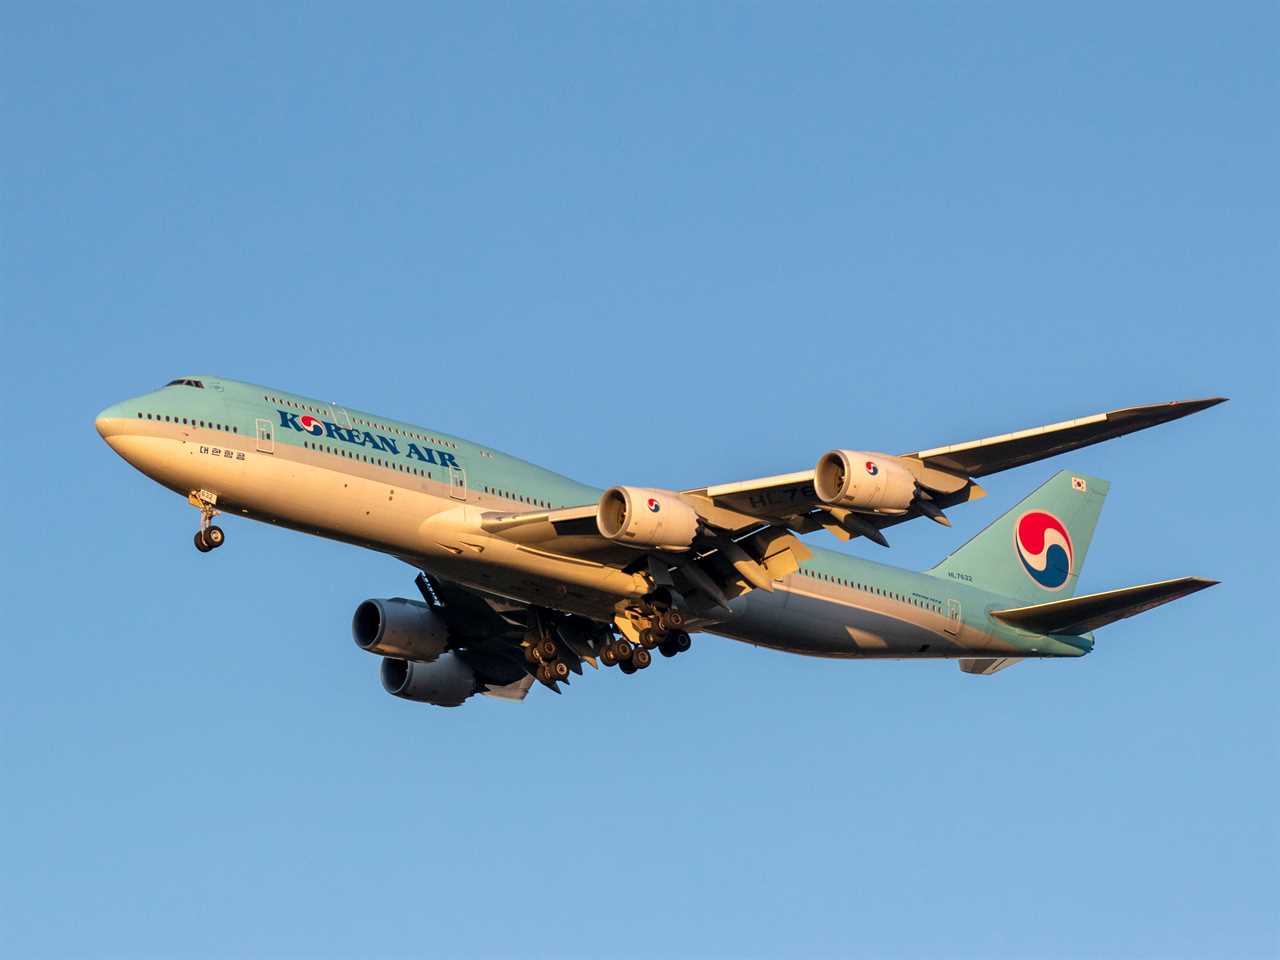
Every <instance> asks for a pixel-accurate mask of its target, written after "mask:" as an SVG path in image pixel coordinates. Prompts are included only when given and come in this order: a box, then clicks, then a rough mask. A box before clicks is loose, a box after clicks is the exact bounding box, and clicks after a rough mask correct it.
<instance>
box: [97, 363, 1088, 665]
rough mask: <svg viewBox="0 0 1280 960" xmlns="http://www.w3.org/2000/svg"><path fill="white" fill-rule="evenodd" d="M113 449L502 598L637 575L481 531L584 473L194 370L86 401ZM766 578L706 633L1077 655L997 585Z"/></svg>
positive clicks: (593, 599)
mask: <svg viewBox="0 0 1280 960" xmlns="http://www.w3.org/2000/svg"><path fill="white" fill-rule="evenodd" d="M96 425H97V428H98V431H99V433H101V434H102V436H103V438H104V439H105V440H106V441H107V443H108V444H110V446H111V447H112V449H114V450H115V451H116V453H118V454H119V455H120V456H121V457H123V458H124V459H125V460H127V461H128V462H129V463H130V464H132V465H133V466H134V467H136V468H137V469H138V470H140V471H141V472H142V473H144V474H146V475H147V476H148V477H150V478H151V479H153V480H155V481H156V482H157V483H160V484H163V485H164V486H166V487H168V488H169V489H171V490H173V491H174V492H176V493H179V494H181V495H182V496H184V497H190V496H191V495H193V494H196V495H202V496H205V497H211V498H213V499H214V500H215V501H216V507H217V509H218V510H220V511H222V512H223V513H226V514H238V515H241V516H245V517H249V518H252V519H255V520H260V521H263V522H267V523H272V524H277V525H280V526H284V527H288V528H291V529H294V530H299V531H302V532H306V533H311V534H315V535H318V536H323V537H328V538H331V539H335V540H340V541H344V542H347V543H351V544H354V545H357V546H361V547H365V548H368V549H371V550H377V551H380V552H383V553H387V554H391V555H394V556H397V557H400V558H402V559H403V560H405V561H406V562H408V563H410V564H413V565H415V566H417V567H421V568H423V569H427V570H430V571H432V572H433V573H436V574H438V575H439V576H442V577H445V578H447V579H450V580H453V581H455V582H458V583H461V584H463V585H466V586H469V587H472V588H475V589H478V590H482V591H484V592H486V593H489V594H493V595H496V596H502V597H507V598H510V599H512V600H515V601H518V602H521V603H528V604H535V605H539V606H546V607H551V608H554V609H558V610H563V611H565V612H568V613H574V614H578V615H581V616H585V617H590V618H593V619H597V620H602V621H608V620H609V619H610V617H611V615H612V614H611V611H612V610H613V608H614V606H615V604H617V603H618V602H619V600H620V599H624V598H628V597H639V596H642V595H643V593H644V592H645V590H647V589H648V583H647V581H646V580H645V579H644V578H643V577H641V576H638V575H636V574H634V573H628V572H625V571H624V570H622V569H619V567H618V565H617V564H610V563H607V562H595V561H593V560H592V559H591V558H590V556H589V555H588V556H586V557H585V558H584V556H583V555H582V554H581V552H578V553H577V555H568V554H558V553H556V552H555V551H549V550H546V549H535V548H533V547H530V546H527V545H524V544H521V543H519V542H518V541H517V542H513V540H512V539H509V538H503V537H496V536H486V535H484V533H483V531H482V528H481V526H480V518H481V517H482V516H483V515H486V514H494V513H516V512H527V511H538V510H550V509H556V508H562V507H574V506H580V505H584V504H591V503H594V502H595V501H596V500H597V499H598V498H599V496H600V494H601V490H599V489H598V488H595V487H592V486H589V485H586V484H582V483H578V482H576V481H574V480H571V479H569V478H568V477H564V476H561V475H559V474H557V473H555V472H553V471H550V470H547V469H544V468H542V467H539V466H536V465H534V464H532V463H529V462H527V461H524V460H521V459H518V458H516V457H512V456H509V455H507V454H504V453H502V452H500V451H498V450H495V449H493V448H491V447H487V446H484V445H481V444H476V443H473V442H471V441H467V440H464V439H461V438H459V437H455V436H452V435H450V434H446V433H442V432H440V431H438V430H433V429H430V428H426V427H421V426H416V425H413V424H410V423H406V422H403V421H398V420H394V419H391V418H388V417H382V416H378V415H376V414H372V413H367V412H364V411H360V410H355V409H352V408H349V407H343V406H340V405H337V404H334V403H326V402H323V401H317V400H314V399H310V398H307V397H302V396H299V395H297V394H292V393H287V392H283V391H279V390H273V389H270V388H266V387H259V386H255V385H253V384H247V383H241V382H238V381H234V380H227V379H223V378H219V377H211V376H192V377H183V378H180V379H178V380H175V381H173V382H172V383H170V384H168V385H167V386H165V387H163V388H161V389H159V390H156V391H154V392H151V393H146V394H143V395H141V396H138V397H135V398H133V399H131V400H128V401H125V402H124V403H119V404H115V405H113V406H111V407H108V408H107V409H106V410H103V411H102V413H101V414H99V415H98V418H97V421H96ZM773 586H774V589H773V590H772V591H766V590H760V589H756V590H752V591H750V592H749V593H746V594H745V595H744V596H742V597H739V598H738V599H736V600H734V601H733V602H732V603H731V608H732V614H731V615H729V616H726V617H724V618H723V619H720V620H718V621H717V622H716V623H714V624H711V625H708V626H707V627H706V628H705V629H706V631H707V632H711V633H716V634H719V635H722V636H727V637H731V638H733V639H737V640H742V641H745V642H748V643H753V644H756V645H758V646H765V647H771V648H774V649H779V650H785V651H788V652H793V653H799V654H806V655H810V656H822V657H840V658H856V657H880V658H885V657H889V658H914V657H1037V656H1039V657H1044V656H1079V655H1081V654H1083V653H1087V652H1088V650H1089V649H1090V648H1091V646H1092V643H1091V641H1090V640H1089V639H1087V638H1078V637H1076V638H1062V637H1046V636H1043V635H1038V634H1031V633H1027V632H1025V631H1021V630H1017V629H1015V628H1013V627H1010V626H1007V625H1005V624H1002V623H1000V622H999V621H996V620H993V619H992V618H990V617H989V616H988V612H989V611H990V610H992V609H997V608H1000V607H1007V606H1010V605H1011V603H1010V601H1009V600H1008V598H1003V597H1000V596H998V595H994V594H990V593H987V592H985V591H982V590H979V589H977V588H975V587H974V586H972V585H971V584H966V583H963V582H957V581H951V580H945V579H941V578H939V577H935V576H931V575H928V574H922V573H915V572H911V571H907V570H902V569H899V568H896V567H891V566H887V565H884V564H879V563H874V562H871V561H867V560H863V559H860V558H857V557H853V556H849V555H847V554H843V553H837V552H834V551H828V550H821V549H817V548H814V549H813V552H812V556H811V557H810V558H808V559H807V560H806V561H804V562H803V563H802V565H801V567H800V569H799V570H798V571H796V572H795V573H793V574H790V575H788V576H786V577H783V578H780V579H779V580H777V581H776V582H775V583H774V584H773Z"/></svg>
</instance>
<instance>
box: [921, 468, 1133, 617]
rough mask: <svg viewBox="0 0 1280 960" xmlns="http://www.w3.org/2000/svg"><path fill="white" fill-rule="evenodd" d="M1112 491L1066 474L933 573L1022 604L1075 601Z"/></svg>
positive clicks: (1094, 481) (1095, 481)
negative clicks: (1086, 558) (1108, 495)
mask: <svg viewBox="0 0 1280 960" xmlns="http://www.w3.org/2000/svg"><path fill="white" fill-rule="evenodd" d="M1109 488H1110V484H1108V483H1107V481H1105V480H1099V479H1098V478H1096V477H1086V476H1084V475H1082V474H1078V473H1077V474H1073V473H1071V472H1070V471H1069V470H1062V471H1060V472H1058V473H1056V474H1054V475H1053V476H1052V477H1050V478H1049V480H1048V481H1047V482H1046V483H1045V484H1044V485H1042V486H1041V487H1040V488H1039V489H1037V490H1035V491H1033V492H1032V493H1031V495H1030V496H1028V497H1027V498H1026V499H1025V500H1023V501H1022V502H1021V503H1019V504H1018V505H1017V506H1016V507H1014V508H1013V509H1012V510H1010V511H1009V512H1008V513H1006V514H1005V515H1004V516H1002V517H1000V518H999V519H998V520H996V521H995V522H994V523H993V524H991V525H990V526H989V527H987V528H986V529H985V530H983V531H982V532H981V533H979V534H978V535H977V536H976V537H974V538H973V539H972V540H970V541H969V542H968V543H966V544H965V545H964V546H963V547H961V548H960V549H959V550H957V551H956V552H955V553H953V554H951V556H949V557H947V558H946V559H945V560H943V561H942V562H941V563H940V564H938V565H937V566H936V567H934V568H933V569H931V570H929V571H927V572H928V573H929V574H931V575H932V576H935V577H944V578H947V579H952V580H962V581H964V582H965V583H972V584H973V585H974V586H977V587H981V588H983V589H984V590H990V591H991V592H993V593H1000V594H1003V595H1004V596H1007V597H1014V598H1017V599H1026V600H1039V601H1045V600H1055V599H1062V598H1065V597H1069V596H1071V595H1072V594H1074V593H1075V591H1076V580H1077V579H1078V578H1079V576H1080V570H1081V568H1082V567H1083V566H1084V558H1085V554H1086V553H1088V551H1089V542H1090V541H1091V540H1092V539H1093V531H1094V528H1095V527H1096V526H1097V525H1098V515H1099V514H1100V513H1102V501H1103V500H1105V499H1106V496H1107V490H1108V489H1109Z"/></svg>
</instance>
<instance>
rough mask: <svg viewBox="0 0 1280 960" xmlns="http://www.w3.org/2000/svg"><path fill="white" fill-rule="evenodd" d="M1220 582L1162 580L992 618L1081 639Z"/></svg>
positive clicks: (1017, 609) (1013, 610)
mask: <svg viewBox="0 0 1280 960" xmlns="http://www.w3.org/2000/svg"><path fill="white" fill-rule="evenodd" d="M1217 583H1218V581H1217V580H1205V579H1203V578H1202V577H1182V578H1180V579H1178V580H1162V581H1160V582H1159V583H1145V584H1143V585H1142V586H1139V587H1125V588H1123V589H1121V590H1108V591H1106V592H1105V593H1091V594H1088V595H1087V596H1083V597H1071V598H1070V599H1068V600H1054V601H1053V602H1051V603H1037V604H1035V605H1033V606H1030V607H1012V608H1010V609H1008V610H993V611H992V612H991V616H993V617H995V618H996V619H997V620H1001V621H1003V622H1004V623H1007V624H1009V625H1011V626H1014V627H1020V628H1021V629H1023V630H1030V631H1031V632H1032V633H1060V634H1071V635H1073V636H1078V635H1079V634H1082V633H1088V632H1089V631H1090V630H1097V629H1098V628H1099V627H1105V626H1106V625H1107V624H1109V623H1115V622H1116V621H1117V620H1123V619H1125V618H1126V617H1132V616H1136V615H1137V614H1139V613H1144V612H1145V611H1147V610H1151V609H1152V608H1154V607H1158V606H1160V605H1161V604H1165V603H1168V602H1170V601H1171V600H1177V599H1178V598H1180V597H1185V596H1187V595H1188V594H1192V593H1195V592H1197V591H1199V590H1203V589H1205V588H1206V587H1212V586H1214V585H1215V584H1217Z"/></svg>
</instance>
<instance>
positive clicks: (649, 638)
mask: <svg viewBox="0 0 1280 960" xmlns="http://www.w3.org/2000/svg"><path fill="white" fill-rule="evenodd" d="M658 636H659V633H658V631H657V630H649V629H644V630H641V631H640V646H642V647H643V648H644V649H646V650H652V649H653V648H654V647H656V646H657V645H658Z"/></svg>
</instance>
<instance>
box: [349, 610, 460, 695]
mask: <svg viewBox="0 0 1280 960" xmlns="http://www.w3.org/2000/svg"><path fill="white" fill-rule="evenodd" d="M351 636H352V637H353V638H354V639H355V641H356V645H357V646H358V647H360V649H361V650H368V651H369V652H370V653H377V654H381V655H382V656H384V657H400V658H403V659H405V660H434V659H436V657H438V656H440V654H442V653H444V652H445V651H446V650H448V649H449V629H448V627H446V626H445V622H444V620H443V619H442V618H441V617H440V615H439V614H438V613H436V612H435V611H434V610H432V609H431V608H430V607H429V606H427V605H426V604H425V603H418V602H417V601H415V600H405V599H403V598H401V597H395V598H393V599H390V600H366V601H365V602H364V603H362V604H360V606H358V607H356V613H355V616H354V617H352V618H351ZM384 676H385V674H384Z"/></svg>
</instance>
